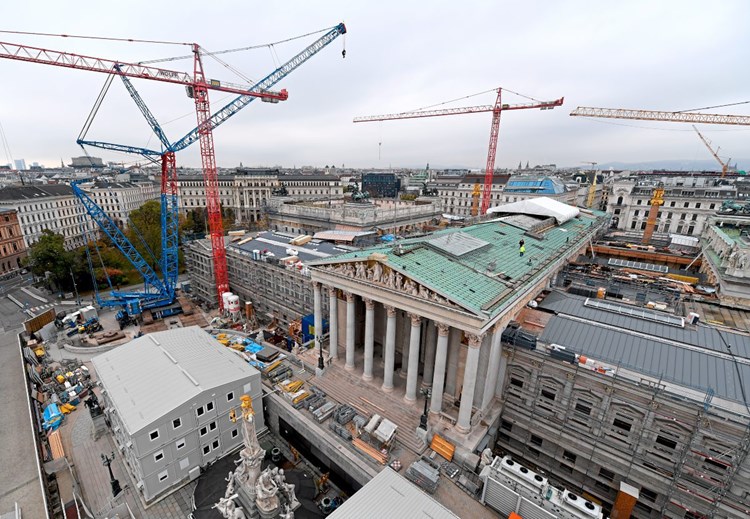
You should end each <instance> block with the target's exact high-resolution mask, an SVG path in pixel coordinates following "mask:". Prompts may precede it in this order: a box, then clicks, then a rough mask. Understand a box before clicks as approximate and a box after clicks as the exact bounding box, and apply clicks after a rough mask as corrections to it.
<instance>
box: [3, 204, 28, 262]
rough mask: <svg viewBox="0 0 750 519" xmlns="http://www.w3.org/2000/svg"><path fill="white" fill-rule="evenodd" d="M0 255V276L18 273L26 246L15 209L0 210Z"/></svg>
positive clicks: (24, 255)
mask: <svg viewBox="0 0 750 519" xmlns="http://www.w3.org/2000/svg"><path fill="white" fill-rule="evenodd" d="M0 253H1V254H2V255H0V276H5V275H6V274H9V273H11V272H14V271H18V270H19V269H20V268H21V260H22V259H23V258H24V257H26V244H25V243H24V241H23V234H22V233H21V226H20V225H19V223H18V212H17V211H16V210H15V209H0Z"/></svg>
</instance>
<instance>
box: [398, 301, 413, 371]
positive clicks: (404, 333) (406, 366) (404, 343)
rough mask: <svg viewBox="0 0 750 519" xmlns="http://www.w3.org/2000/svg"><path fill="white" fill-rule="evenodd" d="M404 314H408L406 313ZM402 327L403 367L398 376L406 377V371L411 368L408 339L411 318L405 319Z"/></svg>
mask: <svg viewBox="0 0 750 519" xmlns="http://www.w3.org/2000/svg"><path fill="white" fill-rule="evenodd" d="M404 315H405V316H406V314H404ZM401 327H402V331H401V369H400V370H399V372H398V376H400V377H401V378H406V375H407V373H406V372H407V371H408V370H409V360H408V359H409V342H408V341H407V339H406V336H407V335H408V334H409V329H410V324H409V319H403V320H402V321H401Z"/></svg>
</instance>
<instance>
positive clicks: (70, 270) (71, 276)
mask: <svg viewBox="0 0 750 519" xmlns="http://www.w3.org/2000/svg"><path fill="white" fill-rule="evenodd" d="M68 271H69V272H70V279H72V280H73V290H75V293H76V304H77V305H78V306H81V296H79V295H78V285H77V284H76V277H75V276H74V275H73V269H72V268H69V269H68Z"/></svg>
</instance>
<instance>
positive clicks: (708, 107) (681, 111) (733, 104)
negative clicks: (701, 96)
mask: <svg viewBox="0 0 750 519" xmlns="http://www.w3.org/2000/svg"><path fill="white" fill-rule="evenodd" d="M748 103H750V101H740V102H739V103H727V104H725V105H715V106H704V107H703V108H691V109H689V110H677V111H676V112H673V113H676V114H681V113H684V112H698V111H700V110H713V109H714V108H725V107H727V106H737V105H746V104H748Z"/></svg>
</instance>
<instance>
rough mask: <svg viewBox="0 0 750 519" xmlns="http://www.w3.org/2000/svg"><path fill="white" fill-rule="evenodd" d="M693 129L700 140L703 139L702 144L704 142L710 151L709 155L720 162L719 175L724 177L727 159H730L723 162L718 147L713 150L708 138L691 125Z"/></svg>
mask: <svg viewBox="0 0 750 519" xmlns="http://www.w3.org/2000/svg"><path fill="white" fill-rule="evenodd" d="M693 130H695V133H697V134H698V137H700V138H701V140H702V141H703V144H705V145H706V148H708V151H710V152H711V155H713V156H714V158H715V159H716V162H718V163H719V164H721V176H722V178H723V177H725V176H726V174H727V171H728V170H729V161H730V160H732V159H727V161H726V162H724V161H723V160H721V158H720V157H719V149H720V148H716V151H714V149H713V148H712V147H711V143H710V142H708V139H706V138H705V137H704V136H703V134H702V133H701V132H699V131H698V128H696V127H695V125H693Z"/></svg>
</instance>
